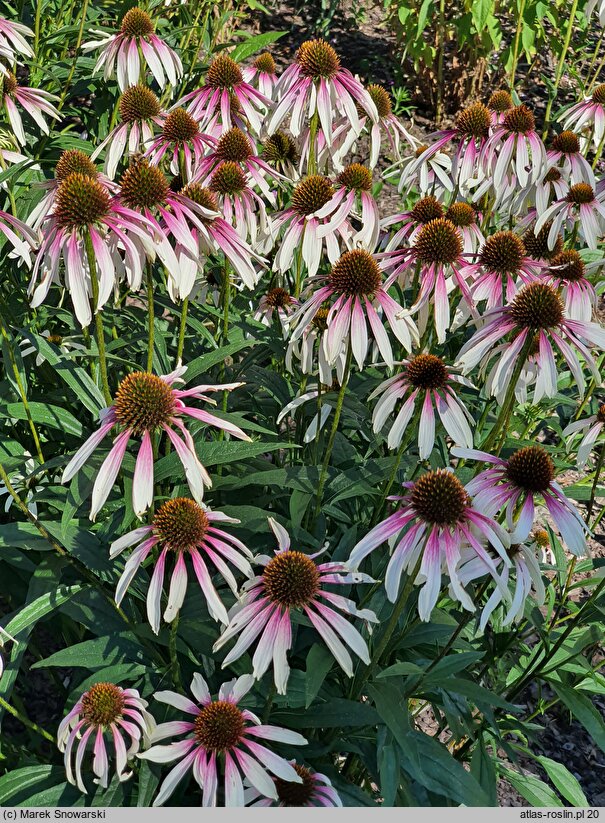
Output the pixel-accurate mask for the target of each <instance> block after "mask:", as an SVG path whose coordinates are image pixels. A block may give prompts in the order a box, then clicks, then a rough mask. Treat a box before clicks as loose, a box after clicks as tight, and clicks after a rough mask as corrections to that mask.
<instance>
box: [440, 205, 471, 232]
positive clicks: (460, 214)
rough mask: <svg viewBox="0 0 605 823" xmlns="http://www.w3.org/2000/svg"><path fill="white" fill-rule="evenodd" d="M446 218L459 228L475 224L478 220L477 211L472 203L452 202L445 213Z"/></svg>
mask: <svg viewBox="0 0 605 823" xmlns="http://www.w3.org/2000/svg"><path fill="white" fill-rule="evenodd" d="M445 216H446V218H447V219H448V220H449V221H450V223H453V224H454V226H457V227H458V228H460V229H462V228H466V227H468V226H474V225H475V223H476V222H477V212H476V211H475V209H474V208H473V207H472V206H471V204H470V203H464V202H462V201H460V202H459V203H452V205H451V206H450V207H449V209H448V210H447V211H446V213H445Z"/></svg>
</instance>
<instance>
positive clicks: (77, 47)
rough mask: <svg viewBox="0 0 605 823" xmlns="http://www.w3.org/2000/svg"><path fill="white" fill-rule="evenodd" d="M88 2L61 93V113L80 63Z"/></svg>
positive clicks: (59, 107)
mask: <svg viewBox="0 0 605 823" xmlns="http://www.w3.org/2000/svg"><path fill="white" fill-rule="evenodd" d="M88 2H89V0H84V2H83V3H82V14H81V17H80V28H79V29H78V38H77V40H76V45H75V48H74V61H73V63H72V65H71V68H70V70H69V74H68V75H67V80H66V81H65V86H64V88H63V91H62V93H61V99H60V100H59V102H58V104H57V108H58V109H59V111H61V109H62V108H63V104H64V103H65V98H66V97H67V92H68V91H69V87H70V86H71V80H72V77H73V76H74V72H75V70H76V64H77V62H78V52H79V51H80V46H81V44H82V35H83V33H84V26H85V24H86V13H87V11H88Z"/></svg>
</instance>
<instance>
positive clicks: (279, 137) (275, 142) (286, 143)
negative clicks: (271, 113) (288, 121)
mask: <svg viewBox="0 0 605 823" xmlns="http://www.w3.org/2000/svg"><path fill="white" fill-rule="evenodd" d="M263 156H264V157H265V158H266V160H267V162H268V163H272V164H273V165H274V166H275V167H276V168H278V169H280V168H283V164H284V163H291V164H292V165H293V166H295V165H296V164H297V163H298V160H299V155H298V149H297V148H296V143H295V142H294V140H292V138H291V137H289V136H288V135H287V134H285V133H284V132H283V131H276V132H275V134H272V135H271V137H267V139H266V140H265V142H264V143H263Z"/></svg>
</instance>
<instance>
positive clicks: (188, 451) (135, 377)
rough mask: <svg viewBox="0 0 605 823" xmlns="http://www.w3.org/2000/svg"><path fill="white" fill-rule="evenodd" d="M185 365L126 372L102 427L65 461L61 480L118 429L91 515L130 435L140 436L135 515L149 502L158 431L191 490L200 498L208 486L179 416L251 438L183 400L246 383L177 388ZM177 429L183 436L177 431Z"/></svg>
mask: <svg viewBox="0 0 605 823" xmlns="http://www.w3.org/2000/svg"><path fill="white" fill-rule="evenodd" d="M185 371H186V367H185V366H180V367H179V368H178V369H176V370H175V371H173V372H171V373H170V374H167V375H163V376H161V377H158V376H157V375H155V374H149V373H147V372H132V373H131V374H128V375H127V376H126V377H125V378H124V379H123V380H122V381H121V383H120V385H119V386H118V390H117V392H116V394H115V397H114V401H113V404H112V405H111V406H110V407H109V408H108V409H105V410H104V411H103V412H102V413H101V426H100V428H99V429H98V430H97V431H96V432H95V433H94V434H92V435H91V436H90V437H89V438H88V440H87V441H86V442H85V443H84V445H83V446H81V447H80V448H79V449H78V451H77V452H76V453H75V455H74V456H73V457H72V459H71V460H70V461H69V463H68V464H67V466H66V467H65V470H64V472H63V478H62V482H63V483H67V482H68V481H69V480H71V478H72V477H73V476H74V475H75V474H76V473H77V472H78V471H79V470H80V469H81V468H82V466H83V465H84V464H85V463H86V462H87V461H88V459H89V458H90V456H91V455H92V453H93V451H94V450H95V449H96V448H97V446H98V445H99V444H100V443H101V441H102V440H103V439H104V438H105V436H106V435H108V434H109V432H110V431H111V429H112V428H113V427H114V426H116V427H117V428H118V429H119V430H120V433H119V434H118V436H117V437H116V439H115V440H114V445H113V447H112V449H111V451H110V452H109V454H108V455H107V457H106V458H105V461H104V462H103V465H102V466H101V468H100V469H99V472H98V474H97V477H96V479H95V483H94V486H93V490H92V505H91V510H90V517H91V520H94V519H95V517H96V515H97V514H98V512H99V511H100V509H101V507H102V506H103V504H104V503H105V501H106V500H107V498H108V496H109V493H110V492H111V489H112V487H113V484H114V482H115V479H116V477H117V475H118V471H119V470H120V466H121V464H122V460H123V459H124V454H125V453H126V449H127V447H128V443H129V442H130V439H131V438H133V437H135V438H141V444H140V446H139V449H138V454H137V459H136V466H135V470H134V478H133V484H132V505H133V508H134V511H135V514H137V515H139V516H140V515H142V514H143V513H144V512H145V511H146V510H147V509H148V508H149V506H150V505H151V502H152V500H153V463H154V459H153V444H152V437H153V436H155V435H156V434H157V435H160V434H161V433H162V432H163V433H165V434H166V435H167V436H168V439H169V440H170V442H171V444H172V446H173V447H174V449H175V450H176V452H177V454H178V456H179V459H180V461H181V463H182V464H183V468H184V470H185V476H186V478H187V482H188V484H189V488H190V489H191V493H192V494H193V496H194V498H195V500H196V501H197V502H198V503H201V501H202V497H203V494H204V486H211V485H212V481H211V480H210V477H209V475H208V472H207V471H206V470H205V469H204V467H203V466H202V464H201V463H200V461H199V459H198V457H197V454H196V451H195V445H194V443H193V438H192V437H191V434H190V433H189V431H188V429H187V428H186V426H185V424H184V422H183V417H185V418H187V417H192V418H194V419H195V420H199V421H201V422H202V423H206V424H207V425H210V426H215V427H216V428H218V429H222V430H223V431H226V432H228V433H229V434H231V435H233V436H234V437H238V438H239V439H240V440H250V438H249V437H248V435H247V434H245V433H244V432H243V431H242V430H241V429H240V428H239V427H238V426H235V425H233V423H229V422H228V421H227V420H222V419H221V418H219V417H216V416H215V415H213V414H210V412H207V411H205V410H202V409H196V408H194V407H193V406H189V405H186V402H185V401H186V400H188V399H189V398H191V399H196V400H203V401H205V402H206V403H214V402H215V401H214V400H211V399H210V398H209V397H207V394H208V393H210V392H216V391H232V390H233V389H237V388H238V387H239V386H243V385H244V384H243V383H226V384H224V385H217V386H208V385H201V386H194V387H193V388H190V389H177V388H175V387H174V386H175V384H178V383H184V380H183V378H182V375H183V374H184V373H185ZM175 430H176V431H175ZM177 431H178V432H180V434H181V435H182V437H179V435H178V434H177Z"/></svg>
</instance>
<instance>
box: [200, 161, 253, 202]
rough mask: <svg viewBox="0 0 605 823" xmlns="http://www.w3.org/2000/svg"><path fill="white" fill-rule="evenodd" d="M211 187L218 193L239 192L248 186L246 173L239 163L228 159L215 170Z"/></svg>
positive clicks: (211, 179)
mask: <svg viewBox="0 0 605 823" xmlns="http://www.w3.org/2000/svg"><path fill="white" fill-rule="evenodd" d="M209 188H210V191H215V192H218V194H227V195H228V194H238V192H240V191H243V190H244V189H245V188H246V175H245V174H244V172H243V171H242V170H241V168H240V167H239V166H238V164H237V163H234V162H233V161H231V160H227V161H226V162H224V163H221V164H220V166H218V168H217V169H216V170H215V172H214V174H213V175H212V177H211V178H210V185H209Z"/></svg>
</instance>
